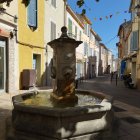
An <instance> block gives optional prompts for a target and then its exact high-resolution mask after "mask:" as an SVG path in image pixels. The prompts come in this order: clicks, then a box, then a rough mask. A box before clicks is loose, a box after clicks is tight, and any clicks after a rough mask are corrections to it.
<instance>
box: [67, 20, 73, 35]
mask: <svg viewBox="0 0 140 140" xmlns="http://www.w3.org/2000/svg"><path fill="white" fill-rule="evenodd" d="M68 32H69V33H71V34H72V21H71V20H70V19H69V20H68Z"/></svg>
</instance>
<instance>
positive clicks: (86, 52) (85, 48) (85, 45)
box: [84, 42, 88, 55]
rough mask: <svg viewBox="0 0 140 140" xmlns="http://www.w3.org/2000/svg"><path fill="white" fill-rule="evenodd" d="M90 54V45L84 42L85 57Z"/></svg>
mask: <svg viewBox="0 0 140 140" xmlns="http://www.w3.org/2000/svg"><path fill="white" fill-rule="evenodd" d="M87 54H88V44H87V43H86V42H84V55H87Z"/></svg>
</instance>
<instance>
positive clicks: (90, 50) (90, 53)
mask: <svg viewBox="0 0 140 140" xmlns="http://www.w3.org/2000/svg"><path fill="white" fill-rule="evenodd" d="M89 56H92V48H89Z"/></svg>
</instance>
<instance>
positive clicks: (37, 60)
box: [33, 54, 41, 85]
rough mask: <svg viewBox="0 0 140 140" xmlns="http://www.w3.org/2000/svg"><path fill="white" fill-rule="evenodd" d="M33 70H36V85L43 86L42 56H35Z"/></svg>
mask: <svg viewBox="0 0 140 140" xmlns="http://www.w3.org/2000/svg"><path fill="white" fill-rule="evenodd" d="M33 69H35V70H36V84H37V85H40V84H41V55H40V54H33Z"/></svg>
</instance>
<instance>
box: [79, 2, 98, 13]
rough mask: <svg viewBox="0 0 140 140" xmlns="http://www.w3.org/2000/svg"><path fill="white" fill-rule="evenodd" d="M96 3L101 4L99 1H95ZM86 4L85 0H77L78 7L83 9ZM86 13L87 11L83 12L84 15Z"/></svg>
mask: <svg viewBox="0 0 140 140" xmlns="http://www.w3.org/2000/svg"><path fill="white" fill-rule="evenodd" d="M95 1H96V2H99V0H95ZM84 4H85V0H77V6H78V7H79V8H81V7H82V6H83V5H84ZM85 13H86V9H83V10H82V15H84V14H85Z"/></svg>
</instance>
